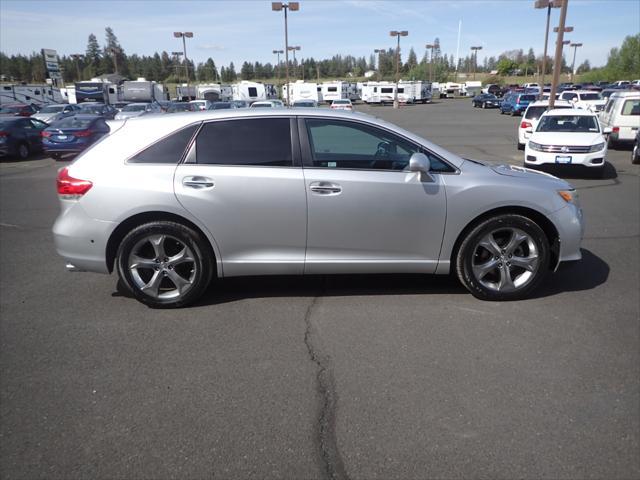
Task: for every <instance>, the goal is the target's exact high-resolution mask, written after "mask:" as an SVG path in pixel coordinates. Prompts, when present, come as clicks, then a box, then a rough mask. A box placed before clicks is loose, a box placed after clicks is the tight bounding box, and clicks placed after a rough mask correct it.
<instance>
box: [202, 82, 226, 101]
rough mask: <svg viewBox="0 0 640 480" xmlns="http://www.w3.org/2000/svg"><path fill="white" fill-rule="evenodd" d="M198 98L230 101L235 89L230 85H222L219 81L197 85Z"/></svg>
mask: <svg viewBox="0 0 640 480" xmlns="http://www.w3.org/2000/svg"><path fill="white" fill-rule="evenodd" d="M196 96H197V99H198V100H209V101H210V102H228V101H229V100H231V99H232V98H233V91H232V89H231V86H230V85H220V84H219V83H208V84H202V85H198V86H197V87H196Z"/></svg>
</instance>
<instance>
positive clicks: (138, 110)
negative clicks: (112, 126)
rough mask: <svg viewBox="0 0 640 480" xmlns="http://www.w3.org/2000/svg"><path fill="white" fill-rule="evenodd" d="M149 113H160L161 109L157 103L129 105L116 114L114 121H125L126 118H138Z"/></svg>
mask: <svg viewBox="0 0 640 480" xmlns="http://www.w3.org/2000/svg"><path fill="white" fill-rule="evenodd" d="M149 113H162V109H161V108H160V105H158V104H157V103H129V104H127V105H126V106H125V107H124V108H123V109H122V110H121V111H120V112H118V113H117V114H116V116H115V119H116V120H126V119H127V118H132V117H139V116H140V115H146V114H149Z"/></svg>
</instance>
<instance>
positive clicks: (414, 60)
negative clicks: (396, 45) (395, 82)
mask: <svg viewBox="0 0 640 480" xmlns="http://www.w3.org/2000/svg"><path fill="white" fill-rule="evenodd" d="M416 65H418V57H417V55H416V52H415V50H414V49H413V47H411V49H410V50H409V55H408V56H407V63H405V65H404V68H405V71H407V72H408V71H409V70H411V69H412V68H414V67H415V66H416Z"/></svg>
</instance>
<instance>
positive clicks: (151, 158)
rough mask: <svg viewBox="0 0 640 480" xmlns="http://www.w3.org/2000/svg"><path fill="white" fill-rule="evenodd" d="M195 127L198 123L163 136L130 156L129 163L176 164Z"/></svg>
mask: <svg viewBox="0 0 640 480" xmlns="http://www.w3.org/2000/svg"><path fill="white" fill-rule="evenodd" d="M197 128H198V125H191V126H189V127H186V128H183V129H182V130H178V131H177V132H175V133H172V134H171V135H169V136H167V137H164V138H163V139H162V140H160V141H158V142H156V143H154V144H153V145H151V146H150V147H148V148H146V149H144V150H143V151H141V152H140V153H138V154H137V155H135V156H134V157H133V158H130V159H129V163H169V164H174V165H177V164H178V162H179V161H180V159H181V158H182V155H183V154H184V151H185V149H186V148H187V144H188V143H189V140H191V137H193V134H194V133H195V131H196V129H197Z"/></svg>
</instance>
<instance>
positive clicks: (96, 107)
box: [80, 103, 118, 120]
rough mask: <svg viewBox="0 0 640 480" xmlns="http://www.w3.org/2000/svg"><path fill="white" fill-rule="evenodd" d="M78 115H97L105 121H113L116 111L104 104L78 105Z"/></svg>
mask: <svg viewBox="0 0 640 480" xmlns="http://www.w3.org/2000/svg"><path fill="white" fill-rule="evenodd" d="M80 113H83V114H86V115H98V116H100V117H102V118H105V119H107V120H113V119H114V118H115V116H116V114H117V113H118V110H117V109H116V108H115V107H112V106H111V105H105V104H104V103H83V104H81V105H80Z"/></svg>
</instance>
